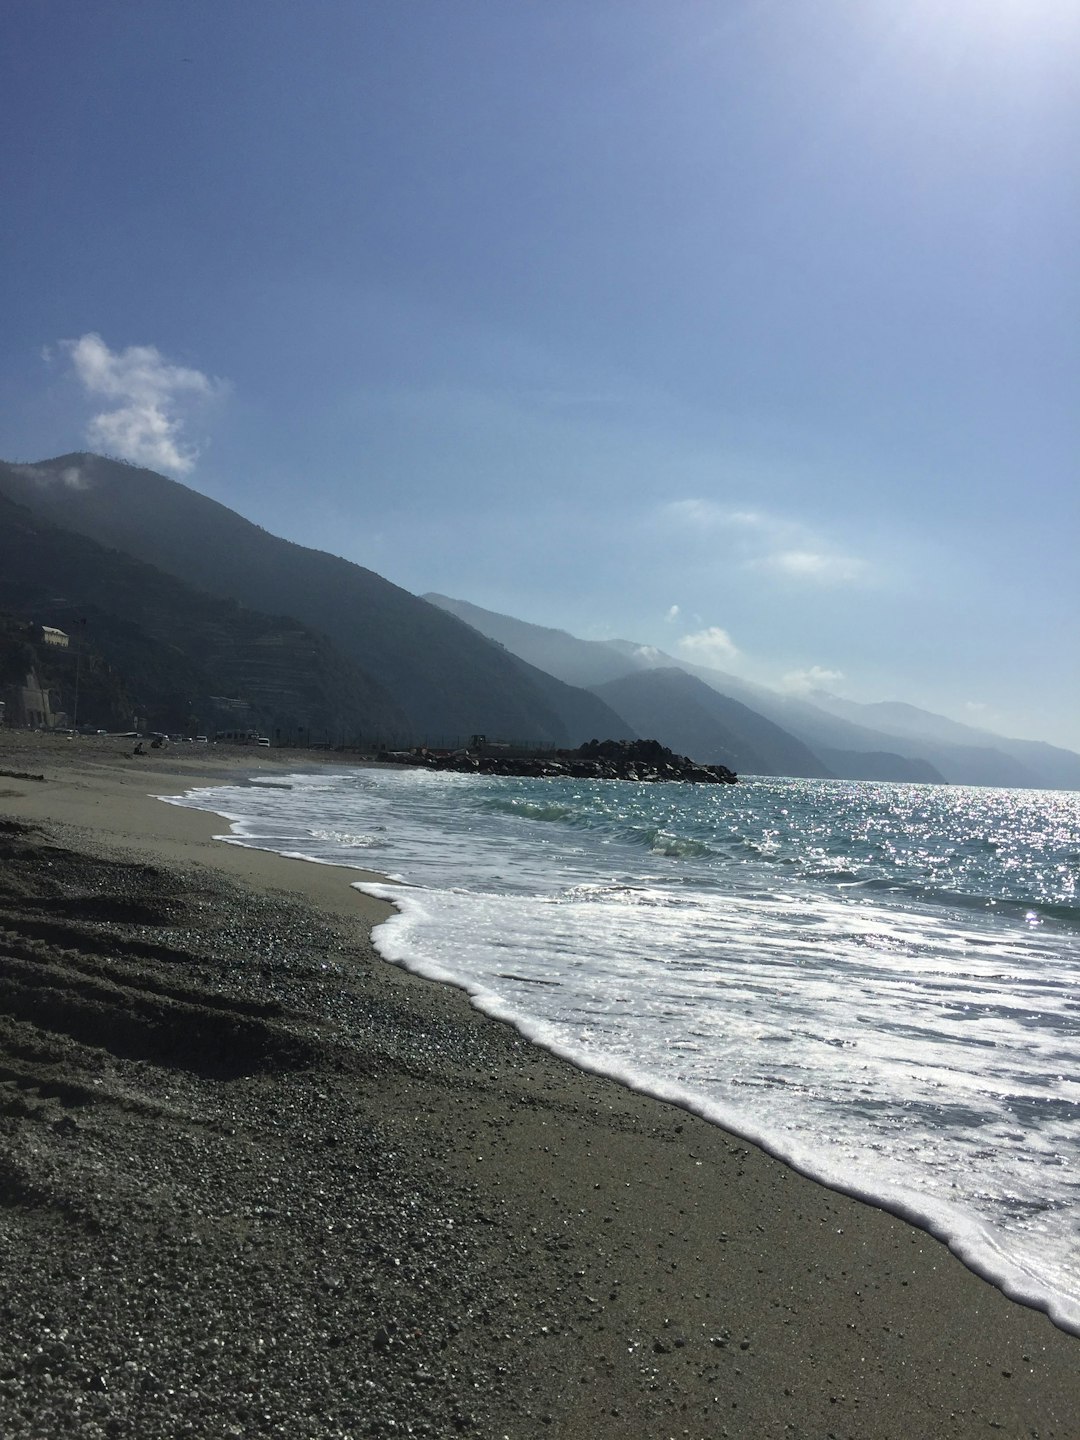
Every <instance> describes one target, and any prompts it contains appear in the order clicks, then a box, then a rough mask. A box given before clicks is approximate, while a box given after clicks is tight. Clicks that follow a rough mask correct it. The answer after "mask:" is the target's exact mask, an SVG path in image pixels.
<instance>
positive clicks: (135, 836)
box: [0, 731, 1080, 1440]
mask: <svg viewBox="0 0 1080 1440" xmlns="http://www.w3.org/2000/svg"><path fill="white" fill-rule="evenodd" d="M335 759H336V757H335ZM310 763H312V762H311V758H310V757H309V756H299V755H298V754H296V753H279V752H262V753H261V754H260V755H254V754H252V753H251V752H244V751H239V750H234V751H225V750H222V749H220V748H219V749H215V750H213V751H207V750H206V749H204V748H202V747H200V748H199V749H196V747H193V746H173V747H171V748H169V749H167V750H164V751H160V752H154V751H151V752H148V753H147V754H146V755H144V756H140V757H133V756H132V755H131V750H130V743H124V742H120V741H113V740H110V739H105V738H99V739H80V740H71V741H68V740H65V739H62V738H59V737H52V736H39V735H32V734H28V733H20V732H3V731H0V855H2V857H3V858H2V865H0V1134H2V1144H0V1202H2V1203H0V1245H2V1253H3V1265H2V1272H0V1276H2V1278H0V1316H2V1322H3V1323H2V1326H0V1434H2V1435H3V1436H4V1437H6V1440H19V1437H50V1440H52V1437H78V1440H84V1437H85V1440H91V1437H106V1436H107V1437H139V1440H166V1437H181V1436H183V1437H207V1440H209V1437H222V1436H236V1437H240V1436H244V1437H246V1436H250V1435H268V1436H281V1437H290V1440H307V1437H311V1440H315V1437H328V1440H329V1437H347V1436H352V1437H359V1436H395V1435H402V1436H404V1435H414V1436H428V1437H444V1436H454V1435H459V1434H464V1435H473V1436H478V1437H500V1436H506V1437H510V1440H531V1437H534V1436H553V1437H567V1440H569V1437H593V1436H595V1437H601V1440H607V1437H611V1440H615V1437H619V1440H637V1437H641V1440H646V1437H647V1440H653V1437H658V1440H659V1437H668V1436H671V1437H686V1436H689V1437H708V1440H712V1437H718V1436H725V1435H726V1436H738V1437H762V1436H766V1437H772V1436H776V1437H792V1436H793V1437H815V1440H818V1437H820V1440H826V1437H837V1440H839V1437H850V1440H877V1437H882V1440H884V1437H892V1440H919V1437H927V1440H929V1437H943V1436H953V1437H965V1436H982V1435H991V1434H993V1435H1005V1436H1016V1437H1021V1436H1024V1437H1039V1440H1049V1437H1060V1440H1066V1437H1076V1436H1077V1435H1080V1418H1078V1417H1080V1341H1078V1340H1077V1338H1076V1337H1074V1336H1071V1335H1067V1334H1065V1333H1063V1332H1061V1331H1059V1330H1058V1329H1056V1328H1055V1327H1054V1326H1053V1325H1052V1324H1051V1322H1050V1321H1049V1320H1048V1319H1047V1318H1046V1317H1045V1316H1044V1315H1042V1314H1040V1313H1038V1312H1035V1311H1032V1310H1029V1309H1027V1308H1025V1307H1023V1306H1020V1305H1017V1304H1015V1303H1013V1302H1012V1301H1010V1300H1009V1299H1007V1298H1006V1297H1005V1296H1004V1295H1002V1294H1001V1293H1000V1292H998V1291H997V1290H995V1289H994V1288H993V1287H991V1286H990V1285H988V1284H986V1283H985V1282H984V1281H982V1280H981V1279H979V1278H978V1277H977V1276H975V1275H973V1274H972V1273H970V1272H969V1271H968V1270H966V1269H965V1267H964V1266H963V1265H962V1264H960V1262H959V1261H957V1260H956V1259H955V1258H954V1257H953V1256H952V1255H951V1254H950V1253H949V1252H948V1251H947V1250H946V1249H945V1248H944V1247H943V1246H942V1245H940V1244H939V1243H938V1242H937V1241H935V1240H934V1239H933V1238H932V1237H930V1236H928V1235H926V1234H924V1233H922V1232H920V1231H917V1230H915V1229H912V1228H911V1227H910V1226H908V1225H906V1224H904V1223H903V1222H901V1221H898V1220H896V1219H894V1218H893V1217H891V1216H889V1215H886V1214H884V1213H883V1212H881V1211H878V1210H875V1209H874V1208H872V1207H870V1206H867V1205H863V1204H860V1203H858V1202H856V1201H853V1200H850V1199H848V1198H846V1197H844V1196H841V1195H837V1194H835V1193H833V1192H831V1191H828V1190H826V1189H824V1188H822V1187H821V1186H819V1185H817V1184H815V1183H813V1182H811V1181H808V1180H806V1179H804V1178H802V1177H801V1176H799V1175H797V1174H795V1173H794V1172H792V1171H791V1170H790V1169H788V1168H787V1167H786V1166H784V1165H782V1164H780V1163H778V1162H776V1161H774V1160H773V1159H771V1158H770V1157H769V1156H767V1155H765V1154H764V1153H762V1152H761V1151H759V1150H757V1149H755V1148H754V1147H753V1146H751V1145H749V1144H747V1143H746V1142H744V1141H742V1140H739V1139H737V1138H736V1137H733V1136H732V1135H730V1134H727V1133H725V1132H724V1131H722V1130H720V1129H718V1128H716V1127H713V1126H710V1125H707V1124H705V1123H704V1122H702V1121H700V1120H698V1119H696V1118H694V1117H692V1116H690V1115H687V1114H685V1113H683V1112H682V1111H680V1110H678V1109H676V1108H674V1107H671V1106H667V1105H663V1104H660V1103H658V1102H656V1101H653V1100H650V1099H647V1098H644V1097H641V1096H638V1095H635V1094H632V1093H630V1092H628V1091H626V1090H624V1089H622V1088H620V1087H619V1086H617V1085H615V1084H613V1083H610V1082H608V1081H605V1080H601V1079H598V1078H596V1077H594V1076H590V1075H587V1074H584V1073H582V1072H579V1071H577V1070H575V1069H573V1068H571V1067H570V1066H568V1065H567V1064H565V1063H564V1062H562V1061H560V1060H557V1059H555V1058H553V1057H551V1056H549V1055H547V1054H546V1053H545V1052H543V1051H541V1050H539V1049H537V1048H536V1047H534V1046H531V1045H529V1044H527V1043H526V1042H525V1041H523V1040H522V1039H521V1038H520V1037H519V1036H518V1035H517V1034H516V1033H514V1032H513V1031H512V1030H510V1029H508V1028H507V1027H506V1026H503V1025H500V1024H498V1023H496V1022H494V1021H492V1020H489V1019H487V1018H485V1017H483V1016H480V1015H478V1014H477V1013H476V1012H475V1011H473V1010H472V1009H471V1008H470V1006H469V1005H468V1003H467V1001H466V1000H465V998H464V997H463V996H462V995H461V994H460V993H459V992H457V991H454V990H452V989H449V988H446V987H439V986H436V985H433V984H430V983H428V982H425V981H422V980H419V979H417V978H416V977H414V976H411V975H409V974H407V973H406V972H404V971H401V970H399V969H396V968H395V967H393V966H390V965H387V964H386V963H385V962H383V961H382V960H381V959H380V958H379V957H378V955H377V954H376V952H375V951H374V949H373V947H372V945H371V940H370V933H371V928H372V926H373V925H375V924H377V923H378V921H379V919H380V918H382V917H383V916H384V915H385V914H386V913H387V911H386V908H385V907H384V906H383V905H382V904H381V903H380V902H377V901H374V900H372V899H370V898H367V897H364V896H362V895H360V894H359V893H358V892H357V891H356V890H354V889H352V888H351V886H350V882H351V881H353V880H355V879H356V878H358V873H362V872H356V871H351V870H343V869H337V868H335V867H330V866H319V865H312V864H304V863H302V862H299V861H292V860H286V859H284V858H282V857H279V856H275V855H269V854H262V853H259V852H255V851H251V850H243V849H240V848H239V847H236V846H230V845H226V844H223V843H221V842H220V841H218V840H215V839H214V836H215V834H218V833H220V832H221V831H223V830H224V829H225V828H226V827H225V824H224V822H222V821H220V820H217V819H215V817H213V816H209V815H207V814H205V813H203V812H199V811H193V810H186V809H181V808H178V807H176V806H170V805H166V804H163V803H161V801H159V800H156V799H154V798H152V797H153V796H154V795H155V794H166V793H177V792H180V791H183V790H186V789H188V788H190V787H192V786H194V785H197V784H199V783H200V782H202V781H207V780H214V779H221V778H223V777H225V776H227V775H235V774H239V773H241V772H245V771H246V772H250V771H254V770H255V769H260V768H261V769H264V770H275V771H278V772H280V771H282V770H283V769H289V768H293V769H296V768H307V767H308V765H309V764H310ZM37 777H41V778H37Z"/></svg>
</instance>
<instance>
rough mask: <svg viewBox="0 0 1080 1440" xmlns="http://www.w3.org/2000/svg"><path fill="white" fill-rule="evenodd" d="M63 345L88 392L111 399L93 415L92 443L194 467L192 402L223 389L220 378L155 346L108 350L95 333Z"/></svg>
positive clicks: (147, 461)
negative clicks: (188, 439) (187, 434)
mask: <svg viewBox="0 0 1080 1440" xmlns="http://www.w3.org/2000/svg"><path fill="white" fill-rule="evenodd" d="M60 345H61V348H62V349H63V350H64V352H65V353H66V354H67V355H68V357H69V358H70V360H71V363H72V366H73V368H74V371H75V375H76V377H77V378H78V380H79V382H80V384H81V385H82V387H83V389H84V390H85V391H86V393H87V394H88V395H90V396H93V397H95V398H97V397H100V398H101V399H104V400H106V401H111V402H113V403H112V404H111V405H110V406H108V407H107V408H105V409H103V410H100V411H99V412H98V413H97V414H96V415H94V416H93V417H92V418H91V420H90V422H89V424H88V426H87V429H86V439H87V443H88V444H90V445H92V446H93V447H94V448H96V449H103V450H107V451H109V452H110V453H111V454H113V455H119V456H120V457H121V458H122V459H124V460H132V461H134V462H136V463H137V464H140V465H151V466H154V467H155V468H158V469H162V470H171V471H174V472H175V473H176V474H179V475H186V474H187V473H188V472H189V471H190V470H191V469H192V468H193V467H194V465H195V462H196V460H197V459H198V456H199V452H198V449H197V448H196V447H195V446H194V445H191V444H185V443H184V440H183V432H184V428H185V425H186V424H187V423H188V422H189V420H190V417H191V413H192V409H193V407H195V406H198V405H199V404H201V403H205V402H206V401H208V400H210V399H212V398H213V397H214V396H216V395H220V394H221V393H223V391H224V389H225V386H224V385H223V383H222V382H221V381H219V380H214V379H212V378H211V377H210V376H208V375H204V374H203V373H202V371H201V370H193V369H190V368H189V367H188V366H185V365H173V364H172V363H170V362H169V361H168V360H166V358H165V357H164V355H162V353H161V351H160V350H158V349H157V347H156V346H154V345H129V346H128V347H127V349H126V350H110V348H109V346H108V345H107V344H106V343H105V341H104V340H103V339H102V338H101V336H100V335H95V334H92V333H90V334H86V335H82V336H80V337H79V339H78V340H62V341H61V342H60Z"/></svg>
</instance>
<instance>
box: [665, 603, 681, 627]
mask: <svg viewBox="0 0 1080 1440" xmlns="http://www.w3.org/2000/svg"><path fill="white" fill-rule="evenodd" d="M679 615H680V610H679V607H678V605H672V606H671V607H670V608H669V610H668V612H667V614H666V615H665V616H664V619H665V620H666V621H667V623H668V624H669V625H674V623H675V621H676V620H677V619H678V618H679Z"/></svg>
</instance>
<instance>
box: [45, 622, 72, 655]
mask: <svg viewBox="0 0 1080 1440" xmlns="http://www.w3.org/2000/svg"><path fill="white" fill-rule="evenodd" d="M41 638H42V639H43V640H44V641H45V644H46V645H57V646H59V648H60V649H61V650H66V649H67V648H68V644H69V643H70V642H69V640H68V637H67V635H66V634H65V632H64V631H63V630H57V628H56V626H55V625H43V626H42V627H41Z"/></svg>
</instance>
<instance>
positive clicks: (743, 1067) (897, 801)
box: [179, 769, 1080, 1333]
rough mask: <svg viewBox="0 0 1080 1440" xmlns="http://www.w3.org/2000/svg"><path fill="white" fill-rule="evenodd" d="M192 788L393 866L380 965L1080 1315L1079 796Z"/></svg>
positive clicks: (328, 855)
mask: <svg viewBox="0 0 1080 1440" xmlns="http://www.w3.org/2000/svg"><path fill="white" fill-rule="evenodd" d="M289 784H290V785H291V788H290V789H287V790H283V789H282V788H281V780H280V778H279V779H277V780H276V781H275V782H274V783H273V785H269V784H268V785H261V784H259V783H257V782H256V783H254V784H251V785H247V786H224V787H216V788H214V789H210V790H205V789H204V790H199V791H197V792H193V793H192V794H191V795H190V796H188V797H185V798H184V799H182V800H181V801H180V802H179V803H183V804H188V805H194V806H196V807H198V808H203V809H210V810H214V811H217V812H218V813H220V814H222V815H225V816H227V817H228V818H229V819H230V820H231V821H232V822H233V834H232V837H231V838H233V839H234V840H237V841H238V842H240V843H244V844H250V845H255V846H258V847H260V848H266V849H273V850H279V851H282V852H284V853H288V854H295V855H299V856H303V857H305V858H308V859H313V860H322V861H326V862H329V863H335V864H345V865H354V866H357V867H359V868H363V869H367V870H375V871H379V872H381V873H383V874H385V875H389V876H393V877H395V878H397V879H399V880H401V881H404V882H405V886H406V887H407V888H403V887H402V886H400V885H396V886H379V885H375V886H366V887H365V888H367V889H370V890H372V891H373V892H374V893H377V894H380V895H384V896H386V897H387V898H391V899H393V900H394V901H395V902H396V904H397V905H398V907H399V913H398V914H397V915H396V916H395V917H394V918H393V919H391V920H390V921H388V922H387V923H386V924H384V925H382V926H380V927H379V929H378V931H377V932H376V942H377V944H378V946H379V948H380V950H381V951H382V953H383V954H384V955H385V956H386V957H387V958H388V959H391V960H394V961H396V962H398V963H401V964H405V965H408V966H409V967H410V968H413V969H416V970H419V971H420V972H421V973H424V974H428V975H431V976H434V977H435V978H439V979H447V980H453V981H454V982H456V983H458V984H462V985H464V986H466V988H468V989H469V990H470V992H471V993H472V994H473V996H474V999H475V1000H476V1003H478V1004H479V1005H480V1006H481V1007H482V1008H483V1009H485V1010H487V1011H489V1012H490V1013H492V1014H496V1015H499V1016H501V1017H503V1018H505V1019H508V1020H512V1021H513V1022H514V1023H515V1024H517V1025H518V1026H519V1027H520V1028H521V1029H522V1030H523V1031H525V1033H527V1034H528V1035H530V1036H531V1037H532V1038H534V1039H536V1040H537V1041H539V1042H540V1043H541V1044H544V1045H546V1046H548V1047H549V1048H551V1049H554V1050H556V1051H558V1052H559V1053H561V1054H564V1055H566V1056H568V1057H569V1058H571V1059H573V1060H574V1061H575V1062H576V1063H578V1064H581V1065H584V1066H587V1067H588V1068H590V1069H595V1070H597V1071H600V1072H603V1073H606V1074H610V1075H613V1076H614V1077H616V1078H618V1079H620V1080H622V1081H624V1082H626V1083H628V1084H632V1085H635V1086H636V1087H638V1088H641V1089H644V1090H647V1091H649V1092H650V1093H653V1094H658V1095H661V1096H663V1097H665V1098H669V1099H673V1100H677V1101H678V1102H680V1103H682V1104H685V1105H687V1106H688V1107H689V1108H692V1109H694V1110H696V1111H698V1112H699V1113H701V1114H704V1115H706V1116H708V1117H709V1118H712V1119H714V1120H717V1121H720V1122H722V1123H724V1124H725V1125H727V1126H729V1127H730V1128H732V1129H734V1130H737V1131H738V1132H740V1133H741V1134H743V1135H745V1136H746V1137H747V1138H749V1139H753V1140H756V1141H757V1142H759V1143H761V1144H763V1145H764V1146H765V1147H766V1148H768V1149H769V1150H771V1151H773V1152H774V1153H775V1154H778V1155H780V1156H782V1157H784V1158H785V1159H787V1160H788V1161H790V1162H791V1163H792V1164H793V1165H795V1166H797V1167H798V1168H799V1169H800V1170H802V1171H804V1172H805V1173H807V1174H810V1175H813V1176H815V1177H817V1178H819V1179H821V1180H823V1181H825V1182H826V1183H828V1184H831V1185H834V1186H836V1187H838V1188H842V1189H845V1190H848V1191H849V1192H851V1193H854V1194H858V1195H862V1196H865V1197H866V1198H868V1199H871V1200H874V1201H876V1202H877V1203H880V1204H884V1205H886V1206H888V1207H889V1208H890V1209H893V1210H896V1211H897V1212H898V1213H900V1214H903V1215H906V1216H907V1217H909V1218H911V1219H913V1220H916V1221H917V1222H918V1223H920V1224H923V1225H925V1226H926V1227H927V1228H929V1229H931V1230H933V1231H934V1233H935V1234H938V1235H940V1236H941V1237H942V1238H944V1239H946V1240H947V1241H948V1243H949V1244H950V1245H951V1247H952V1248H953V1249H954V1250H955V1251H956V1252H957V1253H958V1254H960V1255H961V1256H962V1257H963V1258H964V1259H965V1260H966V1261H967V1262H968V1263H969V1264H971V1265H972V1266H973V1268H976V1269H978V1270H979V1271H980V1272H981V1273H983V1274H985V1275H986V1276H987V1278H989V1279H991V1280H993V1281H994V1282H995V1283H997V1284H998V1285H1000V1286H1001V1287H1002V1288H1003V1289H1005V1290H1006V1291H1007V1293H1009V1294H1012V1295H1014V1296H1015V1297H1016V1298H1020V1299H1024V1300H1026V1301H1028V1302H1029V1303H1032V1304H1036V1305H1038V1306H1039V1307H1040V1308H1043V1309H1046V1310H1048V1311H1049V1313H1050V1314H1051V1315H1052V1316H1053V1318H1054V1319H1055V1320H1056V1321H1057V1322H1058V1323H1059V1324H1061V1325H1063V1326H1065V1327H1066V1328H1069V1329H1072V1330H1075V1331H1077V1333H1080V1179H1078V1176H1077V1156H1078V1154H1080V1144H1078V1142H1080V943H1078V942H1080V896H1078V883H1080V794H1075V793H1063V792H1053V791H1009V790H991V789H983V788H975V787H971V788H968V787H958V786H917V785H890V784H851V783H842V782H828V781H810V780H777V779H761V780H743V781H740V783H739V785H738V786H734V787H732V786H715V787H713V786H709V787H705V786H685V785H632V784H626V783H621V782H604V781H573V780H518V779H495V778H492V779H487V778H482V777H472V776H459V775H452V774H432V773H429V772H424V771H398V770H390V769H386V770H381V769H366V770H351V771H349V772H347V773H343V774H325V773H324V774H320V775H297V776H293V777H290V779H289Z"/></svg>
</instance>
